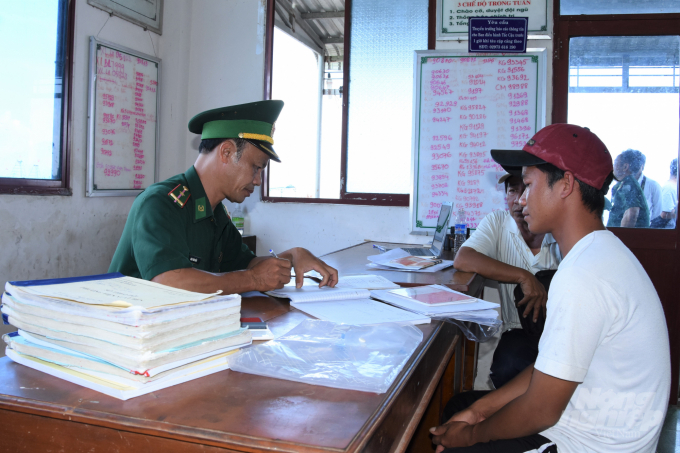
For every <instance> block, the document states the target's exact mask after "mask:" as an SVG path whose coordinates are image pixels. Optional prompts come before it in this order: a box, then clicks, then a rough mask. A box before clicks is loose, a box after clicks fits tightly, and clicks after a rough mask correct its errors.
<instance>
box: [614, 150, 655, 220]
mask: <svg viewBox="0 0 680 453" xmlns="http://www.w3.org/2000/svg"><path fill="white" fill-rule="evenodd" d="M638 153H639V152H638V151H635V150H632V149H628V150H626V151H624V152H622V153H621V154H619V155H618V156H617V157H616V160H615V161H614V177H615V178H616V180H617V181H619V182H618V183H617V184H616V185H615V186H614V187H613V188H612V209H611V212H610V214H609V220H608V221H607V227H627V228H648V227H649V207H648V206H647V200H646V199H645V195H644V193H643V191H642V188H641V187H640V184H638V182H637V180H636V179H635V175H636V174H637V173H638V171H640V169H641V168H642V159H641V158H640V156H639V154H638Z"/></svg>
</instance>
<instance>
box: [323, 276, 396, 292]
mask: <svg viewBox="0 0 680 453" xmlns="http://www.w3.org/2000/svg"><path fill="white" fill-rule="evenodd" d="M335 287H336V288H364V289H392V288H394V289H396V288H399V285H397V284H396V283H392V282H391V281H389V280H388V279H386V278H385V277H383V276H381V275H371V274H359V275H341V276H340V277H339V278H338V284H337V285H335Z"/></svg>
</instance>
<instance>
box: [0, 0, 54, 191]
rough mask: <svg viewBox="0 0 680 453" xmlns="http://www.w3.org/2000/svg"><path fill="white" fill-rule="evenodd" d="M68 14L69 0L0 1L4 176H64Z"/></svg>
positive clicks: (0, 158)
mask: <svg viewBox="0 0 680 453" xmlns="http://www.w3.org/2000/svg"><path fill="white" fill-rule="evenodd" d="M66 11H67V0H35V1H33V0H32V1H19V2H17V1H9V2H0V42H2V43H3V45H2V50H1V51H0V58H1V59H2V61H3V62H4V67H3V69H2V70H1V71H0V99H2V102H0V177H3V178H22V179H47V180H50V179H60V177H61V161H60V160H61V142H62V141H61V125H62V118H61V116H62V114H61V112H62V86H63V77H64V57H65V48H66V47H65V46H66V16H67V14H66ZM10 43H11V44H10Z"/></svg>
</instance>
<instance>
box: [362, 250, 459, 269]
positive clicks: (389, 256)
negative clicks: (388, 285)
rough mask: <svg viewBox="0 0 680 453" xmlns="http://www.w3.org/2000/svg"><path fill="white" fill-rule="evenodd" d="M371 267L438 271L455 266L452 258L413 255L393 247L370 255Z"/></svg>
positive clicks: (369, 265)
mask: <svg viewBox="0 0 680 453" xmlns="http://www.w3.org/2000/svg"><path fill="white" fill-rule="evenodd" d="M368 260H369V261H371V263H369V264H367V266H368V267H369V268H370V269H378V270H389V271H410V272H436V271H440V270H442V269H446V268H447V267H451V266H453V261H451V260H441V259H437V258H434V257H432V258H429V257H421V256H412V255H409V253H408V252H406V251H404V250H402V249H392V250H390V251H387V252H385V253H381V254H379V255H371V256H369V257H368Z"/></svg>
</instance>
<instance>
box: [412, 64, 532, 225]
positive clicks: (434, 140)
mask: <svg viewBox="0 0 680 453" xmlns="http://www.w3.org/2000/svg"><path fill="white" fill-rule="evenodd" d="M443 52H445V51H418V52H416V54H417V55H416V65H415V91H416V93H415V96H414V99H415V102H414V122H415V128H414V134H413V136H414V142H413V158H414V165H413V168H414V171H415V175H414V187H413V194H412V200H413V201H412V203H411V212H412V218H413V225H412V230H413V232H420V233H424V232H431V231H433V230H434V227H435V226H436V223H437V217H438V214H439V207H440V206H441V204H442V202H444V201H451V202H452V203H453V206H454V211H458V210H459V208H463V209H465V213H466V216H467V219H466V220H467V224H468V226H469V227H470V228H476V227H477V225H478V224H479V222H480V221H481V220H482V219H483V218H484V216H486V215H487V214H488V213H489V212H491V211H494V210H497V209H505V207H506V206H505V191H504V187H503V185H499V184H498V183H497V182H498V178H499V177H500V176H501V175H502V174H504V173H505V172H504V171H503V169H502V168H501V167H500V166H499V165H498V164H496V163H495V162H494V161H493V159H492V158H491V154H490V150H491V149H521V148H522V147H523V146H524V144H525V143H526V142H527V140H529V139H530V138H531V137H532V136H533V134H534V133H535V132H536V131H537V130H539V129H540V128H541V127H542V126H543V124H544V115H545V114H544V111H545V107H544V105H545V94H544V93H545V87H544V84H545V82H544V80H545V77H544V74H543V73H544V71H545V69H544V68H545V65H544V63H543V61H544V58H545V56H544V52H536V53H534V54H521V55H517V54H515V55H509V54H506V55H493V54H465V55H456V54H452V53H451V52H450V51H449V52H448V53H443ZM453 217H455V215H454V216H453Z"/></svg>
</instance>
